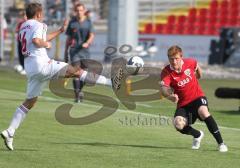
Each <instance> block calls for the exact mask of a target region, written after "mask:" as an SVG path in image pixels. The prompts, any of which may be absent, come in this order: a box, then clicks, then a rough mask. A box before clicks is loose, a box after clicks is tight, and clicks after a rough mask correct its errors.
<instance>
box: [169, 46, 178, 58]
mask: <svg viewBox="0 0 240 168" xmlns="http://www.w3.org/2000/svg"><path fill="white" fill-rule="evenodd" d="M177 53H181V55H182V49H181V48H180V47H179V46H177V45H174V46H171V47H170V48H169V49H168V53H167V54H168V57H171V56H174V55H176V54H177Z"/></svg>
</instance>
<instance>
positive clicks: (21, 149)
mask: <svg viewBox="0 0 240 168" xmlns="http://www.w3.org/2000/svg"><path fill="white" fill-rule="evenodd" d="M0 151H1V152H10V153H11V152H15V151H16V152H38V151H39V150H37V149H23V148H16V149H14V151H10V150H8V149H6V148H1V149H0Z"/></svg>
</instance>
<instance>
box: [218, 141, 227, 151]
mask: <svg viewBox="0 0 240 168" xmlns="http://www.w3.org/2000/svg"><path fill="white" fill-rule="evenodd" d="M218 150H219V152H227V151H228V147H227V145H225V144H224V143H221V144H219V145H218Z"/></svg>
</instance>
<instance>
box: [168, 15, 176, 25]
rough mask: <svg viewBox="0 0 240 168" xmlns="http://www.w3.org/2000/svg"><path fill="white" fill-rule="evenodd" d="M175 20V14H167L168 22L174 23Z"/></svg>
mask: <svg viewBox="0 0 240 168" xmlns="http://www.w3.org/2000/svg"><path fill="white" fill-rule="evenodd" d="M175 22H176V16H175V15H170V16H168V24H172V25H173V24H175Z"/></svg>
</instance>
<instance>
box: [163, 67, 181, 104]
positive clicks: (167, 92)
mask: <svg viewBox="0 0 240 168" xmlns="http://www.w3.org/2000/svg"><path fill="white" fill-rule="evenodd" d="M170 84H171V78H170V75H169V73H168V71H167V70H165V69H163V71H162V72H161V83H160V92H161V94H162V95H163V96H164V97H165V98H166V99H168V100H170V101H172V102H174V103H177V102H178V100H179V99H178V95H177V94H174V92H173V90H172V88H171V87H170Z"/></svg>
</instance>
